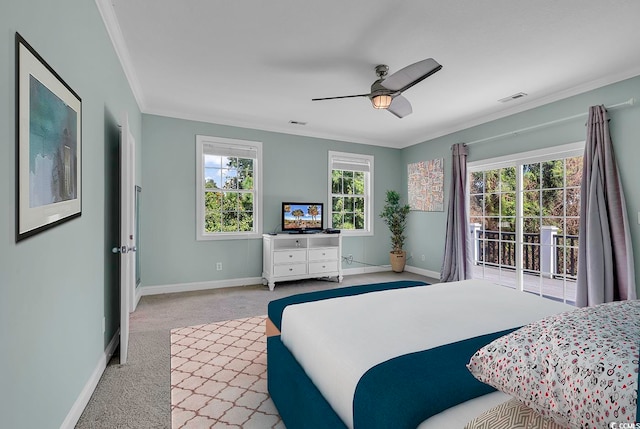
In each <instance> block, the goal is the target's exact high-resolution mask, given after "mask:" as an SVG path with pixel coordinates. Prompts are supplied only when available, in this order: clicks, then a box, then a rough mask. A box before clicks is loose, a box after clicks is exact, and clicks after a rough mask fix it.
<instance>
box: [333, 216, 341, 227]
mask: <svg viewBox="0 0 640 429" xmlns="http://www.w3.org/2000/svg"><path fill="white" fill-rule="evenodd" d="M331 223H332V225H331V227H332V228H337V229H341V228H342V215H341V214H340V213H334V214H333V216H332V217H331Z"/></svg>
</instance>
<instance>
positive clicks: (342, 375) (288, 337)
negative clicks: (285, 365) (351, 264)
mask: <svg viewBox="0 0 640 429" xmlns="http://www.w3.org/2000/svg"><path fill="white" fill-rule="evenodd" d="M571 309H573V307H571V306H569V305H567V304H562V303H559V302H555V301H551V300H549V299H545V298H540V297H538V296H535V295H532V294H529V293H522V292H519V291H515V290H513V289H509V288H507V287H503V286H497V285H495V284H492V283H490V282H487V281H484V280H465V281H462V282H452V283H441V284H434V285H431V286H424V287H410V288H406V289H395V290H387V291H381V292H372V293H367V294H363V295H357V296H348V297H341V298H332V299H327V300H322V301H316V302H307V303H302V304H295V305H290V306H287V307H286V308H285V310H284V312H283V315H282V329H281V335H282V337H281V338H282V342H283V343H284V344H285V345H286V346H287V348H288V349H289V350H290V351H291V353H292V354H293V356H295V358H296V359H297V360H298V362H299V363H300V364H301V365H302V367H303V368H304V369H305V371H306V373H307V374H308V375H309V378H310V379H311V380H312V381H313V382H314V384H315V385H316V386H317V387H318V389H319V390H320V392H321V393H322V394H323V396H324V397H325V398H326V399H327V402H329V404H330V405H331V406H332V407H333V409H334V410H335V411H336V413H337V414H338V416H340V418H342V420H343V421H344V422H345V424H346V425H347V426H348V427H350V428H353V415H352V404H353V396H354V393H355V388H356V385H357V383H358V381H359V380H360V378H361V377H362V375H364V373H365V372H366V371H367V370H368V369H369V368H371V367H373V366H374V365H377V364H378V363H381V362H384V361H386V360H388V359H391V358H393V357H396V356H400V355H403V354H407V353H412V352H416V351H419V350H426V349H429V348H433V347H437V346H440V345H443V344H448V343H451V342H454V341H459V340H462V339H466V338H472V337H475V336H478V335H483V334H487V333H491V332H496V331H500V330H503V329H508V328H513V327H516V326H520V325H524V324H527V323H529V322H532V321H535V320H537V319H540V318H542V317H544V316H547V315H549V314H555V313H560V312H563V311H567V310H571Z"/></svg>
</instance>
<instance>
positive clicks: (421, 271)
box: [404, 265, 440, 279]
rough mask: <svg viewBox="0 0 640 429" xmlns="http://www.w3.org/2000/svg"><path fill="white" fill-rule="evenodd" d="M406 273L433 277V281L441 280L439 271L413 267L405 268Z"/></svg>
mask: <svg viewBox="0 0 640 429" xmlns="http://www.w3.org/2000/svg"><path fill="white" fill-rule="evenodd" d="M404 269H405V270H406V271H409V272H410V273H414V274H420V275H421V276H425V277H431V278H432V279H439V278H440V273H439V272H438V271H431V270H425V269H424V268H418V267H414V266H411V265H407V266H405V267H404Z"/></svg>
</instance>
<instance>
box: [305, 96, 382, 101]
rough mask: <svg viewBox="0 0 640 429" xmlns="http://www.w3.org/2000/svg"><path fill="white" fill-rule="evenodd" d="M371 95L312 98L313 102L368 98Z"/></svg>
mask: <svg viewBox="0 0 640 429" xmlns="http://www.w3.org/2000/svg"><path fill="white" fill-rule="evenodd" d="M369 95H371V94H356V95H341V96H339V97H325V98H312V99H311V101H322V100H337V99H339V98H354V97H368V96H369Z"/></svg>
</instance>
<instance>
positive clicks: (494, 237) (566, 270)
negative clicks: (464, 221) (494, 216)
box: [470, 223, 578, 280]
mask: <svg viewBox="0 0 640 429" xmlns="http://www.w3.org/2000/svg"><path fill="white" fill-rule="evenodd" d="M480 227H481V225H480V224H477V223H472V224H471V226H470V232H471V239H472V243H473V247H472V249H473V260H474V263H475V264H485V265H490V266H498V267H501V268H507V269H514V270H515V267H516V233H515V232H501V231H489V230H483V229H480ZM522 240H523V244H522V259H523V270H524V271H525V272H529V273H540V274H541V275H543V276H547V277H552V278H563V277H565V278H567V280H575V279H576V277H577V273H578V236H577V235H558V228H557V227H555V226H543V227H542V228H541V231H540V233H538V234H531V233H524V234H522Z"/></svg>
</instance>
